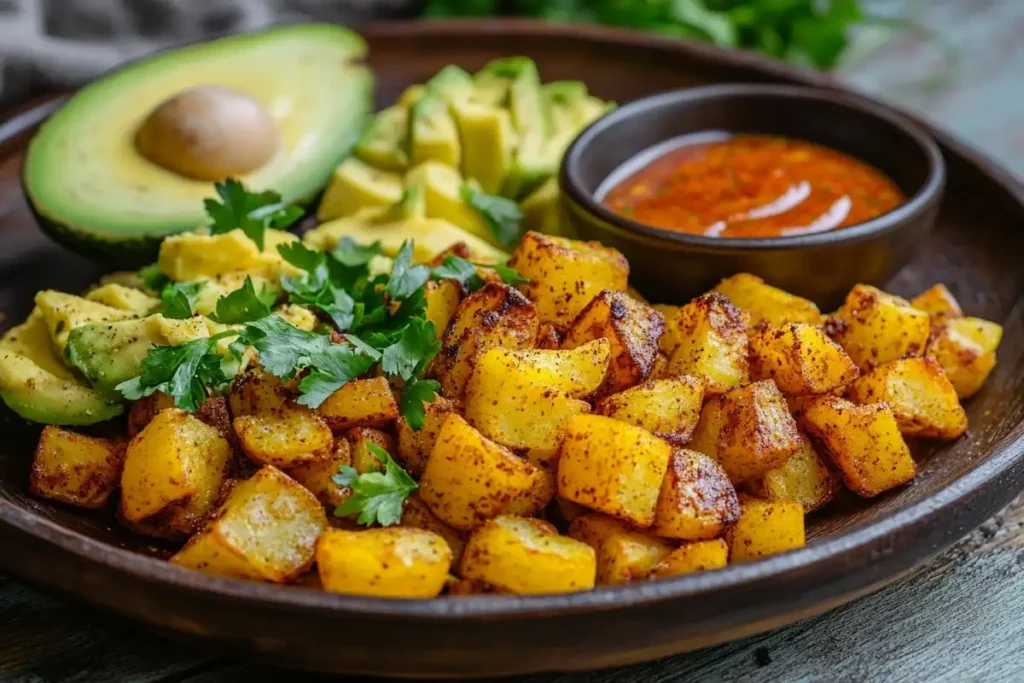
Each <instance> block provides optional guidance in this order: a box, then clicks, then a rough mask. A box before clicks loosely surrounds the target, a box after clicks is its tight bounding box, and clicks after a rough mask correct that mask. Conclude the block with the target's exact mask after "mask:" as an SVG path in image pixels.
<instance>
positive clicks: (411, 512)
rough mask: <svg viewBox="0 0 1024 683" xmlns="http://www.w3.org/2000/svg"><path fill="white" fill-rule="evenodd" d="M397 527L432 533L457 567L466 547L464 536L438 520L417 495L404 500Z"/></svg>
mask: <svg viewBox="0 0 1024 683" xmlns="http://www.w3.org/2000/svg"><path fill="white" fill-rule="evenodd" d="M399 525H401V526H407V527H411V528H413V529H426V530H427V531H432V532H434V533H435V534H437V535H438V536H440V537H441V538H443V539H444V541H445V543H447V544H448V547H449V548H451V551H452V558H453V559H452V563H453V564H456V565H457V564H458V562H459V560H460V559H461V558H462V551H463V549H464V548H465V547H466V539H465V535H464V534H463V533H462V532H461V531H456V530H455V529H453V528H451V527H450V526H448V525H447V524H445V523H444V522H442V521H441V520H439V519H438V518H437V516H436V515H435V514H434V513H433V512H431V511H430V508H429V507H427V504H426V503H424V502H423V499H422V498H420V497H419V495H418V494H415V493H414V494H413V495H411V496H409V497H408V498H406V499H405V503H404V504H403V505H402V519H401V521H399Z"/></svg>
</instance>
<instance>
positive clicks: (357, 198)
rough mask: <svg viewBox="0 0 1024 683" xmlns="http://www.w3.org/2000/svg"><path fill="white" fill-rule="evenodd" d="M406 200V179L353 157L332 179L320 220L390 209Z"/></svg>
mask: <svg viewBox="0 0 1024 683" xmlns="http://www.w3.org/2000/svg"><path fill="white" fill-rule="evenodd" d="M401 198H402V177H401V176H400V175H398V174H397V173H392V172H390V171H382V170H380V169H377V168H374V167H373V166H370V165H369V164H367V163H365V162H363V161H360V160H359V159H356V158H355V157H349V158H348V159H345V161H343V162H342V163H341V165H340V166H338V168H337V169H336V170H335V171H334V175H332V176H331V184H330V185H329V186H328V187H327V191H326V192H324V198H323V199H322V200H321V201H320V208H319V209H318V210H317V214H316V217H317V219H318V220H320V221H326V220H329V219H331V218H343V217H345V216H351V215H352V214H354V213H356V212H357V211H359V210H360V209H365V208H367V207H375V206H388V205H390V204H394V203H395V202H397V201H398V200H399V199H401Z"/></svg>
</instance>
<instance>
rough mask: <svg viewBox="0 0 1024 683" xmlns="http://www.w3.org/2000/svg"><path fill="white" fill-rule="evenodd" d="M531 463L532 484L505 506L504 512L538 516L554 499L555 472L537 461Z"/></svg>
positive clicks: (523, 515) (555, 486) (519, 515)
mask: <svg viewBox="0 0 1024 683" xmlns="http://www.w3.org/2000/svg"><path fill="white" fill-rule="evenodd" d="M527 460H529V458H527ZM532 464H533V465H534V466H535V470H534V473H533V485H532V486H530V488H529V490H528V491H526V492H525V493H523V494H521V495H520V496H519V497H518V498H516V499H515V500H513V501H512V503H511V504H510V505H509V506H508V507H507V508H505V514H508V515H516V516H517V517H540V516H542V513H543V512H544V510H545V509H546V508H547V506H548V504H549V503H550V502H551V501H552V500H553V499H554V497H555V493H556V492H557V490H558V483H557V482H556V481H555V473H554V472H553V471H551V470H549V469H547V468H545V467H543V466H541V465H540V464H539V463H537V462H532Z"/></svg>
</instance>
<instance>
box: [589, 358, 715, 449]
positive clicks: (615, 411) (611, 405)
mask: <svg viewBox="0 0 1024 683" xmlns="http://www.w3.org/2000/svg"><path fill="white" fill-rule="evenodd" d="M703 401H704V380H702V379H700V378H699V377H688V376H685V375H684V376H683V377H672V378H667V379H651V380H647V381H646V382H644V383H643V384H638V385H637V386H635V387H631V388H629V389H626V390H625V391H621V392H619V393H617V394H612V395H611V396H606V397H605V398H603V399H601V401H599V402H598V404H597V406H596V407H595V408H594V412H595V413H596V414H598V415H605V416H607V417H610V418H612V419H614V420H619V421H621V422H626V423H628V424H631V425H635V426H637V427H643V428H644V429H646V430H647V431H649V432H651V433H652V434H655V435H656V436H660V437H661V438H662V439H665V440H666V441H668V442H669V443H671V444H672V445H674V446H683V445H685V444H687V443H688V442H689V441H690V437H691V436H693V430H694V429H695V428H696V427H697V421H698V420H699V419H700V409H701V406H702V405H703Z"/></svg>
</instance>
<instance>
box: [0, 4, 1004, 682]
mask: <svg viewBox="0 0 1024 683" xmlns="http://www.w3.org/2000/svg"><path fill="white" fill-rule="evenodd" d="M367 36H368V38H369V43H370V49H371V57H370V64H371V66H372V67H373V68H374V70H375V72H376V74H377V78H378V86H379V90H378V94H379V102H378V103H379V104H381V105H384V104H386V103H390V102H392V101H394V99H395V98H396V97H397V96H398V93H399V92H401V90H402V88H404V87H405V86H406V85H409V84H411V83H416V82H422V81H424V80H426V79H427V78H429V76H430V75H432V74H433V73H434V72H436V71H437V70H438V69H440V68H441V67H442V66H444V65H446V64H448V63H455V64H459V65H461V66H463V67H466V68H469V69H477V68H480V67H481V66H483V64H484V63H485V62H486V61H487V60H489V59H492V58H494V57H497V56H502V55H509V54H528V55H530V56H532V57H534V58H535V59H536V60H537V62H538V64H539V65H540V70H541V73H542V75H543V76H544V78H545V79H548V80H553V79H559V78H580V79H583V80H585V81H587V82H588V83H589V84H590V85H591V87H592V89H593V90H594V91H595V93H596V94H597V95H598V96H600V97H605V98H611V99H615V100H617V101H619V102H625V101H628V100H630V99H633V98H637V97H642V96H646V95H650V94H652V93H655V92H660V91H667V90H673V89H677V88H682V87H689V86H694V85H702V84H708V83H721V82H749V81H755V80H756V81H764V82H785V83H791V84H793V83H796V84H804V85H817V86H822V87H828V86H829V83H830V82H829V81H828V79H827V78H826V77H824V76H822V75H820V74H814V73H810V72H805V71H800V70H796V69H792V68H790V67H786V66H784V65H781V64H778V63H776V62H772V61H770V60H764V59H761V58H758V57H754V56H752V55H747V54H742V53H734V52H723V51H721V50H717V49H714V48H711V47H706V46H703V45H695V44H690V43H685V42H680V41H676V40H669V39H661V38H654V37H650V36H644V35H640V34H630V33H622V32H615V31H609V30H604V29H597V28H573V27H567V26H542V25H539V24H534V23H528V22H515V21H509V20H502V21H500V22H459V23H451V24H440V23H439V24H391V25H385V26H379V27H372V28H371V29H369V30H368V31H367ZM52 106H53V103H52V102H49V103H47V104H45V105H43V106H42V107H39V108H36V109H33V110H31V111H28V112H26V113H25V114H24V115H23V116H21V117H19V118H16V119H12V120H11V121H10V122H9V123H7V124H4V125H2V126H0V245H2V246H0V312H2V313H3V314H4V320H3V321H2V322H0V329H5V328H6V326H9V325H12V324H15V323H16V322H17V321H19V320H21V319H22V318H23V317H24V316H25V315H26V314H27V313H28V311H29V308H30V307H31V305H32V296H33V294H34V293H35V292H36V291H37V290H39V289H42V288H44V287H56V288H59V289H64V290H66V291H75V290H77V289H81V288H84V287H86V286H87V285H88V284H89V283H91V282H94V281H95V279H96V278H97V277H98V276H99V275H100V273H101V272H102V271H101V269H100V268H99V267H98V266H97V265H96V264H93V263H90V262H89V261H86V260H85V259H82V258H80V257H78V256H75V255H74V254H71V253H69V252H66V251H63V250H62V249H60V248H59V247H57V246H56V245H54V244H52V243H51V242H50V241H49V240H48V239H47V238H46V237H45V236H43V235H42V234H41V233H40V232H39V230H38V228H37V227H36V226H35V224H34V222H33V220H32V216H31V214H30V213H29V211H28V208H27V206H26V205H25V202H24V199H23V198H22V197H21V194H20V189H19V186H18V179H17V174H18V168H19V166H20V164H21V156H22V153H23V152H24V145H25V142H26V141H27V137H28V135H30V134H31V131H32V130H33V128H34V126H35V125H37V124H38V123H39V122H40V121H41V119H42V118H43V117H45V115H46V114H47V113H49V112H50V111H52ZM929 130H930V132H931V133H932V134H933V135H935V136H936V138H937V139H938V141H939V144H940V145H941V148H942V152H943V154H944V155H945V157H946V162H947V164H948V169H949V185H948V190H947V193H946V199H945V201H944V203H943V205H942V207H941V209H940V211H939V217H938V220H937V223H936V229H935V230H934V232H933V233H932V235H931V237H930V238H929V239H928V240H925V241H924V242H922V243H921V244H920V245H919V247H918V249H916V253H915V255H914V259H913V260H912V261H911V262H910V263H909V264H908V265H907V267H905V268H904V269H903V270H901V271H900V272H899V273H898V274H897V275H896V277H895V278H894V279H892V280H890V281H889V282H887V283H886V287H887V288H889V289H891V290H892V291H894V292H897V293H899V294H904V295H906V294H913V293H915V292H918V291H920V290H921V289H923V288H924V287H926V286H927V285H929V284H932V283H934V282H937V281H942V282H946V283H949V285H950V286H951V287H952V288H953V290H954V294H955V295H956V296H957V297H958V298H959V299H960V301H961V303H962V304H963V305H964V308H965V309H967V310H968V311H969V312H970V313H971V314H973V315H979V316H983V317H985V318H988V319H990V320H995V321H998V322H1000V323H1002V324H1003V325H1004V327H1005V335H1004V338H1003V344H1002V347H1001V348H1000V350H999V354H1000V363H999V365H998V366H997V367H996V369H995V371H994V372H993V374H992V376H991V377H990V378H989V380H988V383H987V384H986V385H985V388H984V389H983V390H982V392H981V393H979V394H978V395H977V396H975V397H974V398H973V399H971V401H969V402H968V404H967V413H968V416H969V418H970V421H971V431H970V436H968V437H965V438H963V439H961V440H959V441H957V442H955V443H952V444H946V445H943V446H941V447H928V446H924V447H920V448H918V449H917V452H916V453H915V455H916V457H917V461H918V466H919V472H920V475H919V476H918V478H917V480H916V481H915V482H914V483H913V484H912V485H910V486H906V487H903V488H900V489H899V490H896V491H892V492H890V493H888V494H885V495H883V496H879V497H878V498H876V499H873V500H870V501H865V500H860V499H855V498H844V499H842V500H839V501H836V503H834V504H832V505H830V506H829V507H828V508H827V509H825V510H823V511H821V512H820V513H817V514H815V515H814V516H812V517H811V518H809V520H808V521H809V527H808V531H809V538H810V545H808V547H807V548H805V549H802V550H799V551H797V552H793V553H788V554H785V555H780V556H777V557H773V558H770V559H768V560H765V561H762V562H756V563H751V564H747V565H738V566H734V567H730V568H727V569H724V570H721V571H715V572H709V573H706V574H699V575H693V576H688V577H681V578H678V579H674V580H668V581H662V582H652V583H637V584H633V585H629V586H622V587H616V588H603V589H600V590H596V591H593V592H588V593H578V594H573V595H558V596H550V597H523V598H519V597H511V596H479V597H473V598H459V599H452V600H433V601H409V602H401V601H390V600H374V599H366V598H353V597H346V596H342V595H325V594H322V593H319V592H316V591H312V590H309V589H308V588H301V587H281V586H272V585H267V584H259V583H248V582H243V581H235V580H230V579H221V578H216V577H212V576H207V575H204V574H199V573H195V572H190V571H187V570H184V569H181V568H179V567H174V566H171V565H169V564H167V563H166V562H163V561H161V560H160V559H158V558H159V557H160V556H161V555H164V554H166V553H167V551H168V548H166V547H162V546H159V545H153V544H151V543H149V542H147V541H146V540H145V539H140V538H138V537H136V536H132V535H131V534H129V533H128V532H126V531H125V530H124V529H123V528H122V527H120V526H119V525H118V524H117V522H115V521H114V519H113V515H111V514H108V513H88V512H83V511H80V510H76V509H73V508H68V507H62V506H60V505H56V504H52V503H49V502H47V501H44V500H39V499H36V498H33V497H32V496H30V495H29V493H28V490H27V489H28V470H29V464H30V461H31V457H32V456H31V454H32V449H33V445H34V439H35V438H37V436H38V429H36V428H33V427H31V426H29V425H26V424H25V423H24V422H21V421H19V420H17V419H15V418H14V417H13V416H12V415H11V414H10V413H5V412H0V428H2V430H3V439H2V442H0V570H2V571H5V572H8V573H10V574H12V575H14V576H16V577H17V578H19V579H22V580H24V581H27V582H30V583H32V584H34V585H37V586H39V587H41V588H44V589H46V590H49V591H52V592H55V593H59V594H62V595H65V596H67V597H70V598H74V599H77V600H81V601H84V602H88V603H89V604H92V605H94V606H97V607H100V608H103V609H107V610H110V611H113V612H115V613H118V614H120V615H122V616H124V617H127V618H130V619H133V620H136V621H138V622H140V623H143V624H146V625H147V626H149V627H150V628H153V629H154V630H158V631H160V632H162V633H166V634H168V635H171V636H174V637H178V638H181V639H187V640H189V641H191V642H193V643H196V644H199V645H202V646H204V647H206V648H207V649H208V650H209V651H211V652H212V653H215V654H218V655H222V656H240V657H248V658H255V659H258V660H260V661H263V662H266V663H273V664H276V665H278V666H286V667H295V668H304V669H313V670H320V671H331V672H349V673H356V672H358V673H376V674H381V675H399V676H434V677H441V676H461V677H479V676H485V675H497V674H513V673H525V672H530V671H545V670H564V669H594V668H599V667H605V666H611V665H615V664H625V663H629V662H638V661H642V660H649V659H654V658H658V657H664V656H667V655H670V654H673V653H676V652H682V651H685V650H692V649H695V648H699V647H705V646H708V645H713V644H715V643H720V642H722V641H725V640H728V639H731V638H738V637H741V636H744V635H748V634H751V633H755V632H758V631H763V630H766V629H771V628H776V627H778V626H782V625H784V624H786V623H790V622H793V621H796V620H797V619H802V618H805V617H809V616H811V615H814V614H819V613H821V612H823V611H825V610H828V609H831V608H832V607H835V606H837V605H839V604H841V603H843V602H846V601H849V600H852V599H854V598H856V597H858V596H860V595H864V594H865V593H868V592H870V591H873V590H876V589H878V588H880V587H881V586H883V585H885V584H887V583H890V582H892V581H894V580H896V579H897V578H899V577H900V576H902V575H904V574H905V573H907V572H908V571H910V570H911V569H912V568H913V567H915V566H916V565H918V564H920V563H922V562H924V561H926V560H927V559H928V558H929V557H931V556H933V555H935V554H936V553H939V552H941V551H942V550H943V549H944V548H947V547H948V546H949V545H951V544H952V543H954V542H955V541H956V540H957V539H959V538H960V537H961V536H963V535H964V534H966V533H967V532H968V531H969V530H970V529H972V528H974V527H975V526H977V525H978V524H980V523H981V522H983V521H984V520H985V519H987V518H988V517H990V516H991V515H992V514H993V513H995V512H996V511H997V510H999V509H1000V508H1002V507H1003V506H1005V505H1006V504H1007V503H1008V502H1009V501H1010V500H1011V499H1012V498H1013V497H1014V496H1015V495H1016V494H1017V493H1018V492H1019V491H1020V490H1021V488H1022V487H1024V426H1022V420H1024V354H1022V349H1024V306H1022V299H1021V294H1022V291H1024V272H1022V270H1021V269H1020V263H1019V260H1020V256H1019V255H1020V254H1021V253H1022V251H1024V231H1021V230H1020V226H1021V225H1022V224H1024V188H1022V187H1021V186H1020V185H1019V184H1017V182H1016V181H1015V180H1013V178H1012V177H1011V176H1010V175H1009V174H1007V173H1006V172H1005V171H1003V170H1002V169H1000V168H999V167H998V166H996V165H994V164H992V163H991V162H989V161H987V160H986V159H985V158H984V157H982V156H980V155H979V154H978V153H976V152H974V151H973V150H971V149H969V148H967V147H965V146H964V145H963V144H961V143H960V142H958V141H957V140H956V139H954V138H952V137H950V136H949V135H947V134H945V133H943V132H942V131H938V130H935V129H929ZM635 270H639V269H635ZM282 679H286V676H282Z"/></svg>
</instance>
